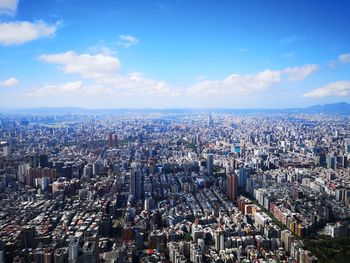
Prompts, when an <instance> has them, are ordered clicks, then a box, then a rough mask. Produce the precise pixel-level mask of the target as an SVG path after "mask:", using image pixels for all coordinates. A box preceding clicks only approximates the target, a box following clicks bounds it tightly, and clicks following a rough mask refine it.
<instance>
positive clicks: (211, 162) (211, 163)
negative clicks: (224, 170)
mask: <svg viewBox="0 0 350 263" xmlns="http://www.w3.org/2000/svg"><path fill="white" fill-rule="evenodd" d="M207 171H208V175H213V172H214V156H213V154H212V153H209V154H208V156H207Z"/></svg>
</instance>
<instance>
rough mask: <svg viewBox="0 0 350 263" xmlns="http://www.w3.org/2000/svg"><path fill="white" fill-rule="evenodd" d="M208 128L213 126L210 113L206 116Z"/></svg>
mask: <svg viewBox="0 0 350 263" xmlns="http://www.w3.org/2000/svg"><path fill="white" fill-rule="evenodd" d="M208 126H209V127H213V126H214V120H213V117H212V116H211V114H210V113H209V115H208Z"/></svg>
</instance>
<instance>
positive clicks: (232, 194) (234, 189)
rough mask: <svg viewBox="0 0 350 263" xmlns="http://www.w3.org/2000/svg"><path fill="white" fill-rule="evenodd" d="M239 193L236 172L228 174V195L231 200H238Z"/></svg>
mask: <svg viewBox="0 0 350 263" xmlns="http://www.w3.org/2000/svg"><path fill="white" fill-rule="evenodd" d="M237 194H238V180H237V175H236V174H235V173H233V174H228V175H227V197H228V198H229V199H230V200H231V201H236V200H237Z"/></svg>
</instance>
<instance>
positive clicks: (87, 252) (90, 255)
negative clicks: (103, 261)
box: [82, 241, 98, 263]
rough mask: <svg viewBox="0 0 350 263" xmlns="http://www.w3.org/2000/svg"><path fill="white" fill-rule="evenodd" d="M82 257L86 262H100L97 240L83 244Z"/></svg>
mask: <svg viewBox="0 0 350 263" xmlns="http://www.w3.org/2000/svg"><path fill="white" fill-rule="evenodd" d="M82 251H83V255H82V259H83V262H84V263H95V262H98V252H97V247H96V242H94V241H86V242H85V243H84V246H83V249H82Z"/></svg>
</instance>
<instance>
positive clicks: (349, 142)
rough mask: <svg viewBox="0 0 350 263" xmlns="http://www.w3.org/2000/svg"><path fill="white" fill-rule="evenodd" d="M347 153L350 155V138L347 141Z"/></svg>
mask: <svg viewBox="0 0 350 263" xmlns="http://www.w3.org/2000/svg"><path fill="white" fill-rule="evenodd" d="M344 144H345V152H346V153H350V138H347V139H345V143H344Z"/></svg>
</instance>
